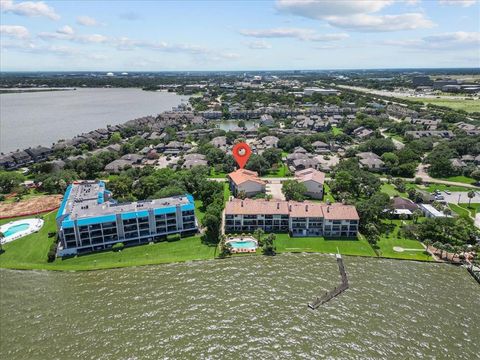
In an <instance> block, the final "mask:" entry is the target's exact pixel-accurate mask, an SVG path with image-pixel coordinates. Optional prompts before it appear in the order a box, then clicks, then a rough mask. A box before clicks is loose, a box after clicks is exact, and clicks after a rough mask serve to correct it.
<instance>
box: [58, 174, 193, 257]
mask: <svg viewBox="0 0 480 360" xmlns="http://www.w3.org/2000/svg"><path fill="white" fill-rule="evenodd" d="M194 208H195V206H194V200H193V197H192V196H191V195H181V196H172V197H169V198H163V199H154V200H145V201H136V202H128V203H117V202H115V201H114V200H113V199H112V198H111V193H110V192H109V191H108V190H106V188H105V183H104V182H102V181H81V182H75V183H73V184H71V185H70V186H69V187H68V188H67V191H66V192H65V196H64V198H63V201H62V204H61V205H60V209H59V210H58V213H57V217H56V223H57V229H58V236H59V239H60V243H59V248H58V256H65V255H72V254H79V253H85V252H91V251H96V250H103V249H108V248H111V247H112V246H113V245H114V244H115V243H118V242H122V243H123V244H125V245H127V246H128V245H133V244H141V243H147V242H150V241H153V240H159V239H162V238H165V237H166V236H167V235H169V234H182V235H184V234H185V235H187V234H193V233H196V232H197V228H198V227H197V220H196V218H195V214H194Z"/></svg>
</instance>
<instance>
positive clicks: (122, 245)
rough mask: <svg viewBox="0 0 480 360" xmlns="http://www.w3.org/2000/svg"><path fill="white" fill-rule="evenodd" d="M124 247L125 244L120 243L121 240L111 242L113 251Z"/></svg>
mask: <svg viewBox="0 0 480 360" xmlns="http://www.w3.org/2000/svg"><path fill="white" fill-rule="evenodd" d="M124 247H125V244H124V243H122V242H119V243H116V244H113V246H112V250H113V251H120V250H123V248H124Z"/></svg>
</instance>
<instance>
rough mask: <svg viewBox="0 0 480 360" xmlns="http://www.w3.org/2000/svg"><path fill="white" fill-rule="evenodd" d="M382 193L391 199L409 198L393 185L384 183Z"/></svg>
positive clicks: (381, 188)
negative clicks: (394, 197) (396, 197)
mask: <svg viewBox="0 0 480 360" xmlns="http://www.w3.org/2000/svg"><path fill="white" fill-rule="evenodd" d="M380 191H381V192H383V193H385V194H387V195H388V196H390V197H393V196H402V197H407V196H408V195H407V193H404V192H403V193H401V192H399V191H398V190H397V189H396V188H395V186H394V185H392V184H387V183H384V184H382V186H381V187H380Z"/></svg>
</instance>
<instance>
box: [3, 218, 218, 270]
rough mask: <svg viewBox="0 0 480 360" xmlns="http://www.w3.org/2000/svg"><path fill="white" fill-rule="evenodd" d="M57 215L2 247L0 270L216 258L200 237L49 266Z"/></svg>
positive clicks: (93, 267)
mask: <svg viewBox="0 0 480 360" xmlns="http://www.w3.org/2000/svg"><path fill="white" fill-rule="evenodd" d="M55 215H56V212H51V213H49V214H47V215H45V216H44V217H43V219H44V221H45V224H44V226H43V227H42V229H40V231H39V232H38V233H36V234H32V235H28V236H26V237H24V238H21V239H18V240H15V241H12V242H11V243H8V244H5V245H4V246H3V248H4V250H5V252H4V253H3V254H0V267H1V268H12V269H46V270H96V269H108V268H116V267H126V266H140V265H151V264H162V263H171V262H181V261H189V260H205V259H213V258H214V257H215V254H216V246H208V245H205V244H203V243H202V241H201V238H200V236H191V237H186V238H182V239H180V240H177V241H163V242H159V243H154V244H146V245H139V246H134V247H128V248H125V249H123V250H122V251H119V252H114V251H111V250H108V251H104V252H97V253H92V254H87V255H82V256H77V257H72V258H68V259H64V260H62V259H56V260H55V261H54V262H52V263H49V262H47V254H48V251H49V249H50V246H51V244H52V243H53V240H54V238H49V237H48V233H49V232H52V231H56V225H55ZM18 219H19V218H11V219H8V220H2V222H8V221H13V220H18Z"/></svg>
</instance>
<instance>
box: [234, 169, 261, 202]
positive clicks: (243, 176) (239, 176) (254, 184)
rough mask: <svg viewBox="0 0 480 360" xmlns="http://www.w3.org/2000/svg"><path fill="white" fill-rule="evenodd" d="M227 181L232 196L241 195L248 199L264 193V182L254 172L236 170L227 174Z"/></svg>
mask: <svg viewBox="0 0 480 360" xmlns="http://www.w3.org/2000/svg"><path fill="white" fill-rule="evenodd" d="M228 181H229V183H230V191H231V192H232V194H233V195H234V196H238V195H239V194H240V193H243V194H245V196H247V197H250V196H255V195H257V194H260V193H264V192H265V185H266V182H265V181H263V180H261V179H260V178H259V177H258V173H257V172H255V171H250V170H246V169H238V170H236V171H233V172H231V173H230V174H228Z"/></svg>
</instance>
